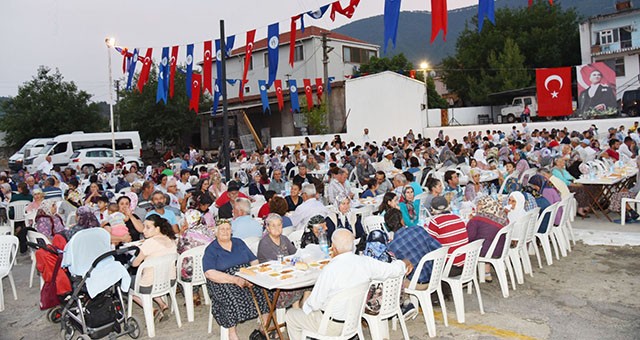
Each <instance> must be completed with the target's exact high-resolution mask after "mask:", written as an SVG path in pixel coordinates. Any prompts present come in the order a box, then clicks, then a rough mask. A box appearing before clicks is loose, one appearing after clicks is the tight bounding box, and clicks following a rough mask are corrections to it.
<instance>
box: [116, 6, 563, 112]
mask: <svg viewBox="0 0 640 340" xmlns="http://www.w3.org/2000/svg"><path fill="white" fill-rule="evenodd" d="M359 3H360V0H349V3H348V5H346V6H343V5H342V4H341V3H340V0H338V1H335V2H332V3H330V4H326V5H324V6H321V7H320V8H318V9H316V10H313V11H308V12H303V13H299V14H297V15H294V16H292V17H291V20H290V33H289V34H290V39H289V65H290V66H291V67H293V66H294V59H295V58H294V56H295V43H293V42H295V41H296V31H297V27H298V23H299V24H300V29H301V31H302V32H304V29H305V18H311V19H313V20H318V19H321V18H323V17H324V15H325V14H326V13H327V12H328V13H329V17H330V19H331V20H332V21H335V18H336V15H337V14H340V15H342V16H344V17H346V18H348V19H351V18H352V17H353V15H354V13H355V10H356V8H357V6H358V5H359ZM494 3H495V0H479V3H478V30H482V26H483V22H484V19H485V18H487V19H488V20H489V21H490V22H491V23H493V24H494V25H495V15H494V12H495V6H494ZM528 3H529V6H531V5H532V3H533V0H528ZM549 3H550V4H551V5H553V0H549ZM400 5H401V0H385V5H384V43H383V45H384V46H383V49H384V53H385V54H386V51H387V43H388V42H389V40H390V41H391V43H392V44H393V48H395V46H396V37H397V31H398V23H399V17H400ZM431 16H432V25H431V43H433V42H434V41H435V39H436V37H437V35H438V34H439V33H440V31H442V32H443V35H442V38H443V40H445V41H446V34H447V2H446V0H431ZM279 32H280V23H278V22H276V23H273V24H270V25H269V26H268V27H267V47H268V50H267V53H268V68H269V69H268V79H267V80H258V86H259V88H260V96H261V99H262V105H263V111H264V112H266V111H267V110H268V111H269V112H270V109H269V105H268V100H267V98H268V96H267V90H268V89H270V88H271V87H272V85H274V84H275V91H276V96H277V98H278V107H279V108H280V110H282V108H283V107H284V99H283V98H282V81H281V80H279V79H276V76H277V71H278V63H279V60H278V51H279V47H280V41H279V37H280V33H279ZM255 36H256V29H252V30H249V31H247V32H246V40H245V41H246V43H245V48H244V54H245V59H244V68H243V73H242V78H241V79H229V80H227V83H228V84H230V85H232V86H234V85H236V84H239V92H238V97H239V99H240V101H242V102H244V91H243V90H244V85H245V84H246V83H248V79H247V72H248V70H249V65H250V63H251V55H252V52H253V48H254V42H255ZM235 37H236V36H235V35H231V36H228V37H227V38H226V41H225V45H224V46H225V54H226V56H230V55H231V51H232V50H233V47H234V43H235ZM185 47H186V54H185V62H186V70H179V71H181V72H185V73H186V84H185V85H186V90H187V97H188V98H189V110H194V111H195V112H196V113H197V112H198V107H199V102H200V95H201V94H202V93H204V92H205V91H208V92H209V94H211V95H213V107H212V114H215V113H216V112H217V109H218V105H219V101H220V96H221V92H220V89H221V84H220V82H221V79H222V74H221V72H222V71H221V69H222V68H221V59H222V58H221V57H222V55H221V48H220V47H221V44H220V40H219V39H215V40H207V41H204V42H203V56H204V58H203V65H202V73H196V72H194V70H193V64H194V49H195V44H194V43H191V44H187V45H186V46H185ZM114 48H115V50H116V51H117V52H118V53H120V54H121V55H122V58H123V59H122V72H123V74H125V78H126V90H128V91H131V90H133V88H134V85H133V80H134V74H135V71H136V68H137V66H138V63H141V64H142V68H141V70H140V74H139V77H138V81H137V83H136V85H135V89H136V90H138V91H139V92H142V90H143V89H144V87H145V85H146V84H147V82H148V81H149V73H150V71H151V66H152V64H153V60H152V55H153V48H152V47H149V48H146V50H145V52H144V54H142V53H141V52H142V49H140V48H134V49H133V50H129V49H128V48H126V47H119V46H116V47H114ZM179 49H180V45H174V46H171V47H168V46H167V47H163V48H162V51H161V58H160V61H159V62H158V86H157V90H156V102H160V101H162V102H163V103H165V104H166V103H167V100H168V99H169V98H173V95H174V88H175V74H176V72H177V71H178V68H177V62H178V57H179ZM214 52H215V57H216V58H215V61H216V71H217V74H216V78H215V81H213V75H212V61H213V57H214V54H213V53H214ZM414 76H415V71H414V72H412V77H414ZM332 79H334V77H330V80H332ZM302 81H303V85H304V88H305V95H306V97H307V105H308V107H309V109H311V107H312V105H313V101H312V98H313V96H312V92H311V90H312V86H311V79H303V80H302ZM330 82H331V81H329V84H323V83H322V80H321V79H320V78H317V79H315V86H316V94H317V97H318V100H321V97H322V93H323V90H324V88H325V87H326V89H327V92H328V93H330V91H331V86H330ZM288 85H289V94H290V97H291V99H290V100H291V109H292V111H296V110H297V111H299V110H300V108H299V104H298V103H299V102H298V96H297V94H298V93H297V89H298V87H297V82H296V80H295V79H290V80H289V81H288ZM294 97H295V98H294Z"/></svg>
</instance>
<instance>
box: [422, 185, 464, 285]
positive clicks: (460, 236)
mask: <svg viewBox="0 0 640 340" xmlns="http://www.w3.org/2000/svg"><path fill="white" fill-rule="evenodd" d="M431 214H432V215H433V218H432V219H431V221H430V222H429V225H428V226H427V232H428V233H429V235H431V236H432V237H433V238H434V239H435V240H436V241H438V242H439V243H440V244H441V245H442V246H443V247H449V251H448V252H449V254H451V253H453V251H454V250H456V249H458V248H459V247H462V246H464V245H466V244H467V243H469V235H468V234H467V228H466V226H465V224H464V221H462V219H460V217H458V216H457V215H454V214H452V213H450V212H449V202H448V201H447V199H446V198H444V197H443V196H437V197H434V198H433V200H432V201H431ZM463 264H464V255H463V256H458V257H456V258H455V260H454V263H453V265H454V266H455V267H456V268H458V269H459V268H462V265H463ZM452 271H453V268H452ZM447 275H449V273H447Z"/></svg>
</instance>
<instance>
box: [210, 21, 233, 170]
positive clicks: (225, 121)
mask: <svg viewBox="0 0 640 340" xmlns="http://www.w3.org/2000/svg"><path fill="white" fill-rule="evenodd" d="M225 39H226V37H225V36H224V20H220V74H221V77H222V79H219V80H220V91H221V92H222V125H223V141H222V143H223V144H222V156H223V157H224V176H225V177H226V178H227V181H228V180H230V179H231V169H230V168H229V159H230V158H231V157H230V150H229V115H228V113H227V67H226V59H227V56H226V53H225V50H226V47H225V42H226V41H225ZM214 92H215V91H214ZM213 114H215V112H213ZM218 159H220V157H218Z"/></svg>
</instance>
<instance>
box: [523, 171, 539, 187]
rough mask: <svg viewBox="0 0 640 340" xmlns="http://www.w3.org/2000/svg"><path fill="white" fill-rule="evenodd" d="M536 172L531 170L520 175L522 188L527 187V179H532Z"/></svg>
mask: <svg viewBox="0 0 640 340" xmlns="http://www.w3.org/2000/svg"><path fill="white" fill-rule="evenodd" d="M537 172H538V169H537V168H531V169H527V170H525V171H523V172H522V175H520V184H522V186H525V185H528V184H529V179H530V178H531V177H533V176H534V175H535V174H536V173H537Z"/></svg>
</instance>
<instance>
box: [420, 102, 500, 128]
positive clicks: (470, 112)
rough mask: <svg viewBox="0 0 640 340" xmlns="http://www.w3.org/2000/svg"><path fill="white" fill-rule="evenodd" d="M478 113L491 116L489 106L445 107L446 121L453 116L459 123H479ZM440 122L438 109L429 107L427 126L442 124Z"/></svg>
mask: <svg viewBox="0 0 640 340" xmlns="http://www.w3.org/2000/svg"><path fill="white" fill-rule="evenodd" d="M479 115H489V117H491V106H474V107H455V108H449V109H447V116H448V118H447V122H448V121H450V120H451V117H452V116H453V117H455V119H456V121H458V123H459V124H460V125H476V124H478V123H479V122H478V116H479ZM441 123H442V121H441V119H440V109H429V127H437V126H442V124H441ZM425 126H426V124H425Z"/></svg>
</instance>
